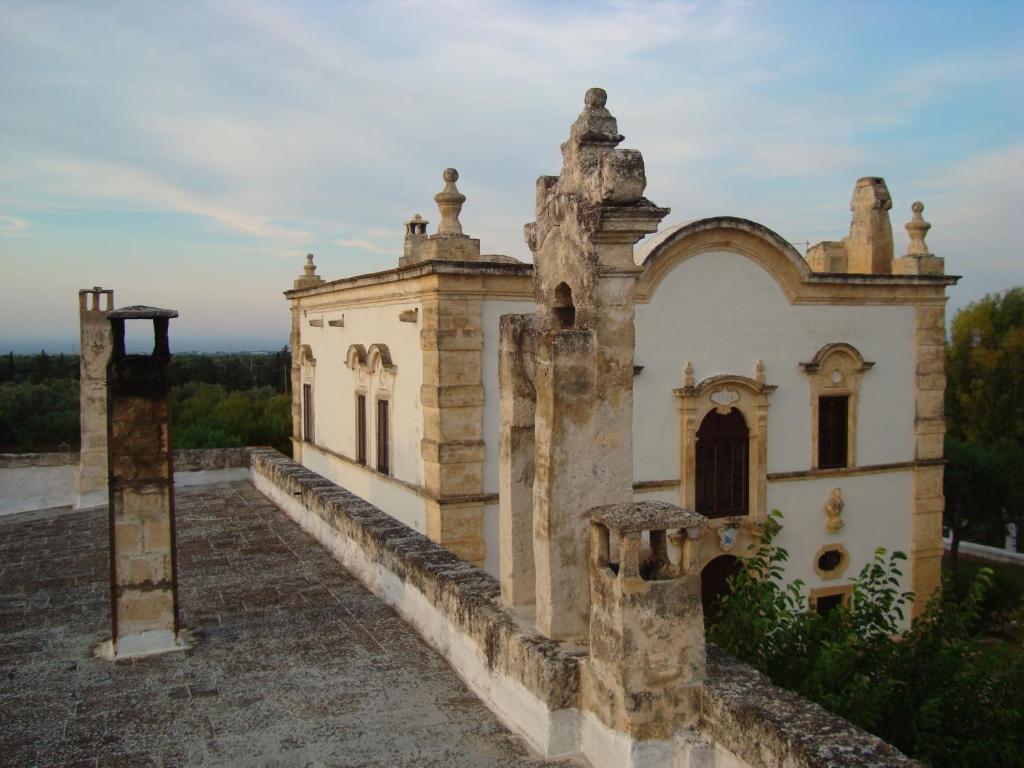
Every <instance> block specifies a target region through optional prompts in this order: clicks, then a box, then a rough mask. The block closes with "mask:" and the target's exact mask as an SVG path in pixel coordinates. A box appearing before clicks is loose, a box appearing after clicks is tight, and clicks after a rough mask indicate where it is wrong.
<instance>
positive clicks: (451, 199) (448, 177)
mask: <svg viewBox="0 0 1024 768" xmlns="http://www.w3.org/2000/svg"><path fill="white" fill-rule="evenodd" d="M442 177H443V178H444V189H442V190H441V191H440V192H438V193H437V194H436V195H434V201H435V202H436V203H437V207H438V210H440V211H441V223H440V224H438V225H437V234H439V235H461V234H462V224H461V223H460V222H459V214H460V213H461V212H462V204H463V203H464V202H466V196H465V195H464V194H462V193H461V192H459V189H458V187H456V186H455V182H456V181H458V180H459V172H458V171H457V170H455V169H454V168H446V169H445V172H444V173H443V174H442Z"/></svg>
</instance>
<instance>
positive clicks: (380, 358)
mask: <svg viewBox="0 0 1024 768" xmlns="http://www.w3.org/2000/svg"><path fill="white" fill-rule="evenodd" d="M366 361H367V364H368V365H369V367H370V370H371V371H376V370H377V369H378V368H384V369H386V370H388V371H392V370H394V367H395V364H394V363H393V362H391V350H390V349H388V345H387V344H371V345H370V349H369V351H368V352H367V353H366Z"/></svg>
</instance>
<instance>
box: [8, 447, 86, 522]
mask: <svg viewBox="0 0 1024 768" xmlns="http://www.w3.org/2000/svg"><path fill="white" fill-rule="evenodd" d="M77 488H78V451H74V452H70V451H69V452H67V453H4V454H0V515H13V514H16V513H18V512H27V511H29V510H33V509H48V508H49V507H63V506H67V505H70V504H73V503H74V501H75V499H76V498H77V495H78V491H77Z"/></svg>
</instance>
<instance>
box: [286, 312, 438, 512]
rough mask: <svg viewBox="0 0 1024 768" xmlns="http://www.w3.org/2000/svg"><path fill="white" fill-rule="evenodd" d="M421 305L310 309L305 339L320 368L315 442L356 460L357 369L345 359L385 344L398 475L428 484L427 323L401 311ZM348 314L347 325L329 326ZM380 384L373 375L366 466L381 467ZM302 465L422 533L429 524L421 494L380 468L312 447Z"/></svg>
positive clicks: (393, 454)
mask: <svg viewBox="0 0 1024 768" xmlns="http://www.w3.org/2000/svg"><path fill="white" fill-rule="evenodd" d="M405 310H420V314H422V309H421V305H420V304H419V303H418V302H402V303H395V304H388V305H380V306H367V307H355V308H353V307H342V306H340V305H339V306H336V307H334V308H328V309H324V310H309V311H308V312H307V313H306V314H304V315H303V316H302V319H301V322H302V325H301V336H302V343H303V344H308V345H309V346H310V347H311V349H312V350H313V357H314V358H316V365H315V366H314V367H313V370H312V377H313V398H314V416H315V430H314V431H315V438H316V444H317V445H318V446H321V447H323V448H326V449H327V450H329V451H332V452H334V453H337V454H341V455H342V456H345V457H348V458H350V459H352V460H353V461H354V460H355V457H356V426H355V425H356V383H357V377H356V372H355V371H353V370H350V369H349V367H348V366H347V364H346V355H347V353H348V349H349V346H350V345H352V344H362V345H363V346H364V347H365V348H366V349H367V350H369V349H370V346H371V345H372V344H386V345H387V346H388V349H389V350H390V352H391V360H392V362H393V363H394V365H395V366H396V371H395V375H394V377H393V379H392V382H391V386H390V397H389V399H390V401H391V405H390V418H391V430H390V434H391V438H390V440H391V475H392V476H393V477H395V478H397V479H399V480H402V481H404V482H406V483H409V484H411V485H414V486H417V487H422V485H423V459H422V457H421V455H420V440H421V438H422V436H423V409H422V407H421V406H420V387H421V386H422V384H423V353H422V351H421V350H420V327H421V322H420V320H419V319H417V322H415V323H408V322H402V321H400V320H399V319H398V316H399V313H401V312H403V311H405ZM343 315H344V319H345V325H344V327H340V328H336V327H331V326H329V325H328V321H330V320H339V319H341V317H342V316H343ZM310 319H322V320H323V327H320V328H317V327H313V326H310V325H309V320H310ZM380 393H381V390H380V387H379V382H378V381H377V380H376V379H374V378H373V377H370V378H369V380H368V382H367V391H366V429H367V450H366V457H367V463H368V464H369V466H370V467H374V466H375V464H376V459H377V446H376V398H377V395H378V394H380ZM305 453H306V454H308V455H309V459H308V460H306V459H305V458H304V460H303V463H304V464H306V465H307V466H308V467H309V468H310V469H312V470H313V471H315V472H319V473H320V474H323V475H324V476H326V477H329V478H331V480H333V481H334V482H336V483H338V484H339V485H343V486H345V487H346V488H349V489H350V490H351V491H352V492H353V493H357V494H359V495H360V496H362V497H363V498H365V499H366V500H367V501H370V502H371V503H373V504H376V505H377V506H379V507H382V508H383V509H386V510H388V512H389V513H390V514H392V515H394V516H395V517H396V518H398V519H399V520H401V521H402V522H404V523H406V524H407V525H410V526H412V527H414V528H416V530H419V531H422V530H424V527H425V522H424V520H425V513H424V508H423V500H422V499H421V498H420V497H419V496H418V495H416V494H415V493H414V492H412V491H410V490H408V489H405V488H402V487H401V486H400V485H396V484H394V483H390V482H388V481H387V480H386V479H385V478H382V477H380V476H379V475H377V474H376V473H375V472H372V471H367V470H363V469H361V468H359V467H356V466H351V465H349V464H347V463H346V462H344V461H341V460H338V459H335V458H333V457H330V456H329V455H327V454H316V455H314V453H315V452H314V451H310V450H308V448H307V449H306V450H305Z"/></svg>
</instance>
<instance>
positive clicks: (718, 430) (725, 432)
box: [696, 408, 750, 517]
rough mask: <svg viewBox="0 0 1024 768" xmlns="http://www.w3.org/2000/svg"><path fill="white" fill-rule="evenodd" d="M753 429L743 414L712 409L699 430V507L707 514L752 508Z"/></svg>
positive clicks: (729, 514) (740, 512)
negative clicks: (750, 480)
mask: <svg viewBox="0 0 1024 768" xmlns="http://www.w3.org/2000/svg"><path fill="white" fill-rule="evenodd" d="M749 456H750V430H749V429H747V422H746V421H744V420H743V414H742V413H740V411H739V409H738V408H733V409H732V410H730V411H729V412H728V413H726V414H721V413H719V412H718V411H717V410H715V411H711V412H710V413H709V414H708V415H707V416H705V417H704V420H703V421H701V423H700V429H699V430H697V456H696V459H697V461H696V464H697V467H696V469H697V472H696V480H697V482H696V486H697V487H696V492H697V497H696V506H697V511H698V512H699V513H700V514H702V515H706V516H707V517H735V516H738V515H746V514H748V513H749V512H750V492H749V477H750V460H749Z"/></svg>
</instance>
